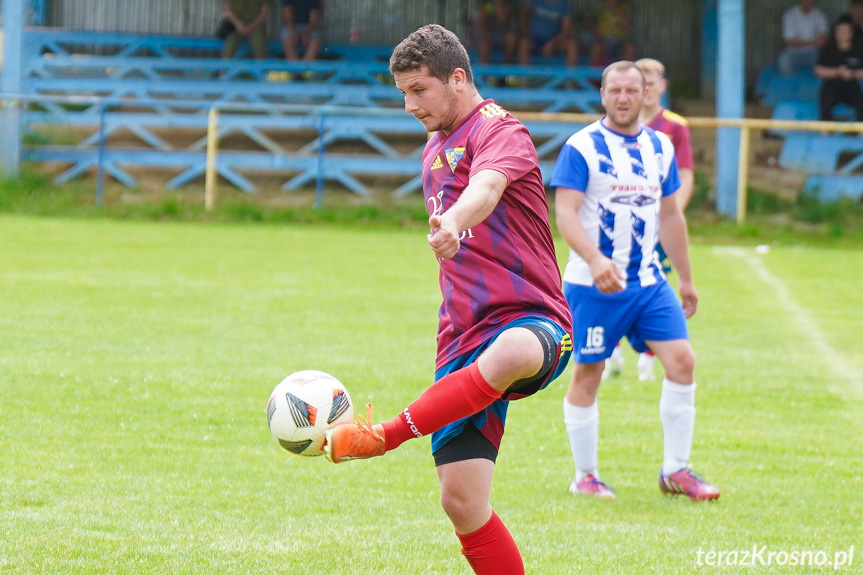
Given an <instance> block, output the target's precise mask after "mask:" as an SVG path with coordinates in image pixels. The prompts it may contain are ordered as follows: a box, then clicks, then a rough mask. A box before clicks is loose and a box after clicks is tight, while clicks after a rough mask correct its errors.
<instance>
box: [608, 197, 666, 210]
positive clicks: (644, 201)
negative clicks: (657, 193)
mask: <svg viewBox="0 0 863 575" xmlns="http://www.w3.org/2000/svg"><path fill="white" fill-rule="evenodd" d="M611 201H612V202H614V203H615V204H624V205H626V206H635V207H637V208H640V207H642V206H649V205H651V204H655V203H656V198H651V197H650V196H645V195H644V194H629V195H626V196H617V197H616V198H613V199H612V200H611Z"/></svg>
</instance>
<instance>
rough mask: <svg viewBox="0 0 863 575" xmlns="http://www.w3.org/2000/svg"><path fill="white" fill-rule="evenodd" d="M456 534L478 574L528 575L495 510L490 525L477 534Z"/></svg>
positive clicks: (466, 557) (489, 521)
mask: <svg viewBox="0 0 863 575" xmlns="http://www.w3.org/2000/svg"><path fill="white" fill-rule="evenodd" d="M456 535H458V538H459V541H461V545H462V547H461V554H462V555H464V556H465V559H467V562H468V564H470V567H471V569H473V572H474V573H476V574H477V575H524V562H523V561H522V560H521V553H519V552H518V547H517V546H516V544H515V541H514V540H513V538H512V535H511V534H510V532H509V530H508V529H507V528H506V525H504V524H503V521H501V520H500V517H498V516H497V513H495V512H494V511H492V512H491V519H489V520H488V523H486V524H485V525H483V526H482V527H480V528H479V529H477V530H476V531H474V532H473V533H468V534H467V535H459V534H458V533H456Z"/></svg>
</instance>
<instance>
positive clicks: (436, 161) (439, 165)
mask: <svg viewBox="0 0 863 575" xmlns="http://www.w3.org/2000/svg"><path fill="white" fill-rule="evenodd" d="M441 168H443V162H441V161H440V156H435V159H434V162H432V166H431V169H432V170H439V169H441Z"/></svg>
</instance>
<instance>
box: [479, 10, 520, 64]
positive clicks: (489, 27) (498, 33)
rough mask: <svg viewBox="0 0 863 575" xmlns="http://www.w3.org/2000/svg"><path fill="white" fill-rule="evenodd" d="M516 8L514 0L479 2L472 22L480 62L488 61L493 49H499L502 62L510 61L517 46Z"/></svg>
mask: <svg viewBox="0 0 863 575" xmlns="http://www.w3.org/2000/svg"><path fill="white" fill-rule="evenodd" d="M517 8H518V5H517V3H516V0H483V1H482V2H480V3H479V8H478V11H477V14H476V19H475V20H474V23H473V24H474V28H475V35H476V39H477V55H478V59H479V63H480V64H488V63H490V62H491V55H492V52H494V51H495V50H500V51H501V54H502V57H503V63H504V64H511V63H512V61H513V59H514V58H515V51H516V49H517V48H518V14H517Z"/></svg>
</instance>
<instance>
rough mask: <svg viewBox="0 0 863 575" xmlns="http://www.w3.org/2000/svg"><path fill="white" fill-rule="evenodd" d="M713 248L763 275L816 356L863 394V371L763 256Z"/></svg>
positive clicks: (748, 250)
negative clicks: (834, 342)
mask: <svg viewBox="0 0 863 575" xmlns="http://www.w3.org/2000/svg"><path fill="white" fill-rule="evenodd" d="M713 251H714V252H716V253H722V254H726V255H731V256H734V257H737V258H740V259H742V260H743V261H744V262H745V263H746V265H748V266H749V268H750V269H751V270H752V271H753V272H754V273H755V275H756V276H758V277H759V278H761V281H763V282H764V283H765V284H767V286H768V287H769V288H770V289H771V290H772V291H773V294H774V295H775V296H776V301H777V302H779V304H780V305H781V306H782V307H784V308H785V309H786V310H787V311H788V313H789V315H790V317H792V318H794V319H795V320H796V322H797V325H798V328H799V329H800V331H801V333H803V334H804V335H805V336H806V340H807V341H808V342H809V343H810V344H811V345H812V348H813V351H815V352H816V355H817V356H818V357H820V358H821V360H822V361H823V362H824V363H825V364H826V365H827V366H828V367H829V368H830V370H831V371H832V373H833V375H834V376H835V377H836V380H837V382H839V381H843V380H844V381H847V382H848V383H850V384H852V385H851V387H852V389H854V391H856V392H857V393H858V394H863V374H861V372H860V371H859V370H858V369H857V368H856V367H854V366H853V365H851V364H849V363H848V361H846V358H845V356H844V354H843V353H842V352H840V351H839V350H837V349H836V348H835V347H833V346H832V345H830V342H829V340H828V338H827V336H826V335H825V334H824V332H823V330H822V329H821V326H820V325H819V324H818V322H817V321H815V319H814V318H813V317H812V315H811V314H810V313H809V311H808V310H807V309H806V308H805V307H803V306H802V305H800V304H799V303H797V300H795V299H794V297H793V296H792V295H791V292H789V291H788V286H786V285H785V283H784V282H783V281H782V280H781V279H779V278H777V277H776V276H774V275H773V274H772V273H770V270H769V269H767V266H765V265H764V260H763V257H762V256H760V255H757V254H756V253H755V252H754V251H753V250H751V249H746V248H738V247H728V246H721V247H720V246H717V247H715V248H714V250H713ZM837 391H838V390H837ZM845 391H847V390H845Z"/></svg>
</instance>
